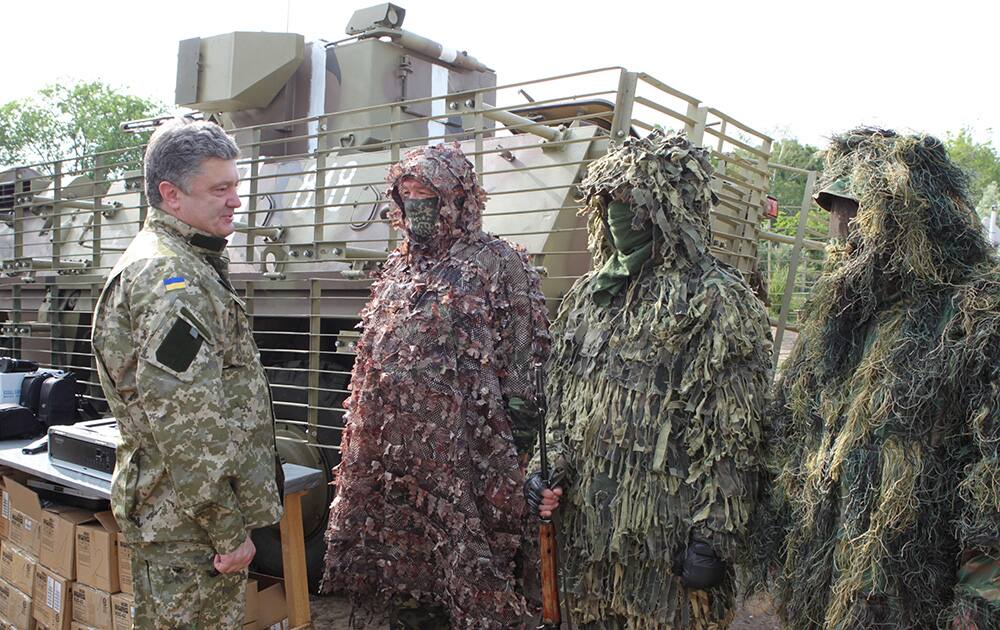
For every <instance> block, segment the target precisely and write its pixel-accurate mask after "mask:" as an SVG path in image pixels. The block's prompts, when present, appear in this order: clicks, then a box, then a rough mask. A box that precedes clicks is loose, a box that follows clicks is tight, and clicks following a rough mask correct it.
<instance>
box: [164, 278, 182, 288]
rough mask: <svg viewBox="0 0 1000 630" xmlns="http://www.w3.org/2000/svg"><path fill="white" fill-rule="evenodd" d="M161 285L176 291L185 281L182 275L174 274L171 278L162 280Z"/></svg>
mask: <svg viewBox="0 0 1000 630" xmlns="http://www.w3.org/2000/svg"><path fill="white" fill-rule="evenodd" d="M163 286H164V288H165V289H166V290H167V291H176V290H177V289H183V288H184V287H186V286H187V283H186V282H184V276H174V277H173V278H167V279H166V280H164V281H163Z"/></svg>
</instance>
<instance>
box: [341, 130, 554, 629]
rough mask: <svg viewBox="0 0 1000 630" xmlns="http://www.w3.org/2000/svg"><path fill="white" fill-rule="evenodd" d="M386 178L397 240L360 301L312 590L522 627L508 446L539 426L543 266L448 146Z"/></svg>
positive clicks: (516, 497)
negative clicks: (425, 197)
mask: <svg viewBox="0 0 1000 630" xmlns="http://www.w3.org/2000/svg"><path fill="white" fill-rule="evenodd" d="M407 177H412V178H415V179H417V180H418V181H420V182H421V183H423V184H424V185H425V186H428V187H430V188H432V189H433V190H435V191H436V192H437V194H438V198H439V199H440V201H441V206H440V211H439V222H438V228H437V232H436V234H434V235H433V236H431V237H430V238H426V235H421V238H420V239H414V238H413V235H412V234H410V232H409V227H408V224H407V222H406V221H405V218H404V217H403V215H402V211H401V207H402V205H403V204H402V199H401V198H400V196H399V192H398V189H397V188H398V186H399V184H400V182H401V180H402V179H404V178H407ZM387 181H388V183H389V194H390V196H391V197H392V198H393V199H394V200H395V202H396V208H395V209H394V211H393V214H392V218H393V221H394V224H395V226H396V227H397V228H399V229H401V230H403V231H404V233H405V234H406V238H405V240H404V241H403V243H402V244H401V245H400V247H399V248H398V249H397V250H396V251H394V252H393V253H392V254H391V255H390V256H389V259H388V260H387V261H386V263H385V266H384V267H383V269H382V271H381V273H380V276H379V277H378V279H377V280H376V282H375V283H374V285H373V287H372V298H371V301H370V302H369V303H368V305H367V306H366V307H365V309H364V311H363V312H362V328H363V330H364V332H363V333H362V336H361V339H360V340H359V342H358V346H357V359H356V361H355V366H354V373H353V377H352V380H351V396H350V399H349V401H348V403H347V409H348V412H347V416H346V428H345V431H344V435H343V438H342V441H341V452H342V461H341V464H340V466H339V469H338V471H337V479H336V483H337V498H336V499H335V500H334V503H333V506H332V511H331V517H330V529H329V532H328V542H329V547H328V551H327V559H326V574H325V577H324V581H323V586H322V588H323V590H326V591H329V590H336V591H346V592H347V593H348V594H350V596H351V598H352V601H353V602H354V603H355V604H356V605H360V606H363V607H365V608H368V609H370V610H375V611H379V612H384V611H386V610H387V608H389V607H391V606H393V605H394V603H396V602H399V601H403V600H406V599H408V598H412V599H415V600H417V601H418V602H420V603H423V604H425V605H427V606H429V607H430V606H435V605H439V606H441V607H442V608H444V609H445V610H446V611H448V613H449V615H450V617H451V623H452V627H454V628H469V629H472V628H475V629H477V630H481V629H492V628H496V629H500V628H516V627H520V625H521V620H522V617H523V615H524V614H525V612H526V603H525V599H524V597H523V596H522V595H521V594H519V593H518V592H517V590H516V589H515V557H516V555H517V554H518V551H519V549H520V548H521V547H522V544H523V542H524V536H525V531H526V530H525V504H524V499H523V497H522V496H521V485H522V483H523V478H524V475H523V471H522V469H521V466H520V465H519V463H518V452H519V449H518V446H519V445H520V446H521V448H522V449H526V448H527V446H528V444H529V443H530V441H531V439H532V438H533V431H534V430H536V429H535V427H534V426H532V425H533V420H532V418H531V417H530V414H523V413H517V412H516V410H517V409H523V408H529V409H530V408H531V406H532V404H533V399H534V392H533V380H532V374H533V371H532V370H533V366H534V365H535V364H536V363H541V362H544V360H545V359H546V357H547V355H548V346H549V341H548V333H547V323H546V313H545V304H544V298H543V297H542V294H541V292H540V291H539V287H538V282H539V280H538V275H537V274H536V273H535V271H534V270H533V269H532V267H531V266H530V264H529V263H528V260H527V258H526V256H525V254H524V253H523V252H521V251H518V250H517V249H515V248H514V247H513V246H511V245H510V244H509V243H507V242H506V241H503V240H501V239H499V238H496V237H494V236H491V235H488V234H485V233H483V232H482V230H481V224H482V223H481V213H482V210H483V205H484V202H485V197H486V196H485V193H484V192H483V190H482V188H481V187H480V185H479V182H478V180H477V178H476V175H475V172H474V171H473V169H472V165H471V164H470V163H469V161H468V160H467V159H466V158H465V156H464V155H463V154H462V152H461V150H460V149H459V148H458V146H457V144H456V145H438V146H434V147H427V148H421V149H417V150H414V151H411V152H410V153H408V154H407V155H406V157H405V158H404V159H403V160H402V162H401V163H399V164H397V165H395V166H393V167H392V168H391V169H390V172H389V175H388V177H387Z"/></svg>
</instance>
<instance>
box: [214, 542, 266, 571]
mask: <svg viewBox="0 0 1000 630" xmlns="http://www.w3.org/2000/svg"><path fill="white" fill-rule="evenodd" d="M256 553H257V548H256V547H254V546H253V541H251V540H250V537H249V536H247V539H246V540H244V541H243V544H241V545H240V546H239V547H237V548H236V549H235V550H234V551H231V552H229V553H227V554H215V559H214V560H213V561H212V564H213V565H214V566H215V570H216V571H218V572H219V573H239V572H240V571H242V570H243V569H245V568H247V567H248V566H250V561H251V560H253V557H254V555H256Z"/></svg>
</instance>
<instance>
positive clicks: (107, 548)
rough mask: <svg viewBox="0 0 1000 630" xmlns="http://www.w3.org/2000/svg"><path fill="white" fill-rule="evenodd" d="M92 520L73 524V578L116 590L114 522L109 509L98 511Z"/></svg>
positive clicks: (117, 582) (82, 582) (116, 571)
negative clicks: (74, 560)
mask: <svg viewBox="0 0 1000 630" xmlns="http://www.w3.org/2000/svg"><path fill="white" fill-rule="evenodd" d="M94 518H96V519H97V522H96V523H86V524H83V525H77V527H76V581H77V582H80V583H81V584H86V585H87V586H93V587H94V588H96V589H100V590H102V591H106V592H108V593H117V592H118V590H119V580H118V545H117V542H116V539H117V534H118V524H117V523H115V517H114V515H113V514H112V513H111V512H98V513H97V514H95V515H94Z"/></svg>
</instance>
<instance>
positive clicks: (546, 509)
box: [538, 486, 563, 518]
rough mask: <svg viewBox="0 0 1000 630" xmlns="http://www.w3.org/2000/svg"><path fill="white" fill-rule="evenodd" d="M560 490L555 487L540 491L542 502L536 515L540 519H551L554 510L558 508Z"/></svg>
mask: <svg viewBox="0 0 1000 630" xmlns="http://www.w3.org/2000/svg"><path fill="white" fill-rule="evenodd" d="M562 493H563V491H562V488H560V487H559V486H556V487H555V488H552V489H551V490H549V489H547V488H546V489H545V490H542V502H541V503H540V504H539V505H538V515H539V516H541V517H542V518H552V515H553V514H555V511H556V508H558V507H559V498H560V497H561V496H562Z"/></svg>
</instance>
